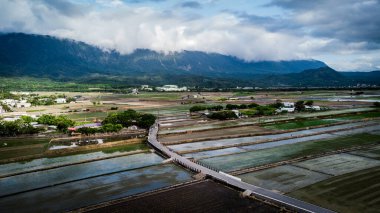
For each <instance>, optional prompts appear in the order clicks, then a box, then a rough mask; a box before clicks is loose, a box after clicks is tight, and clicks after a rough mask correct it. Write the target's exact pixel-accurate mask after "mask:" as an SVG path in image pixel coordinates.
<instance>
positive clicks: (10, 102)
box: [1, 99, 18, 107]
mask: <svg viewBox="0 0 380 213" xmlns="http://www.w3.org/2000/svg"><path fill="white" fill-rule="evenodd" d="M1 102H2V103H3V104H6V105H8V106H9V107H15V106H16V104H17V102H18V100H14V99H4V100H1Z"/></svg>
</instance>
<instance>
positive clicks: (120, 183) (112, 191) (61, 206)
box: [0, 164, 192, 212]
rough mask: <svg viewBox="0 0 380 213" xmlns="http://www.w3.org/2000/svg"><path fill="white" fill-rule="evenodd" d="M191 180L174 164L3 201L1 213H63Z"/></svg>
mask: <svg viewBox="0 0 380 213" xmlns="http://www.w3.org/2000/svg"><path fill="white" fill-rule="evenodd" d="M190 180H192V178H191V173H189V172H187V171H185V170H183V169H181V168H179V167H177V166H175V165H173V164H166V165H156V166H150V167H145V168H140V169H134V170H128V171H123V172H117V173H113V174H108V175H102V176H97V177H93V178H89V179H84V180H77V181H73V182H69V183H65V184H59V185H55V186H49V187H46V188H43V189H40V190H33V191H29V192H25V193H20V194H16V195H13V196H6V197H2V198H0V212H7V211H8V210H9V209H12V210H13V211H15V212H62V211H67V210H72V209H77V208H80V207H83V206H88V205H94V204H97V203H100V202H105V201H109V200H113V199H119V198H122V197H125V196H129V195H134V194H138V193H142V192H146V191H150V190H154V189H158V188H162V187H167V186H170V185H173V184H177V183H181V182H186V181H190ZM36 204H38V205H36Z"/></svg>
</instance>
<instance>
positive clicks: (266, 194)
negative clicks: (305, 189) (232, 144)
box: [148, 121, 333, 213]
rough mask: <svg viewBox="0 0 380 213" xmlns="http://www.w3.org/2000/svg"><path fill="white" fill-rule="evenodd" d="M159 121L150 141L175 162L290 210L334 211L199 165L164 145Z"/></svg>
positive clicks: (152, 128) (154, 127)
mask: <svg viewBox="0 0 380 213" xmlns="http://www.w3.org/2000/svg"><path fill="white" fill-rule="evenodd" d="M158 127H159V123H158V122H157V121H156V123H155V124H154V125H153V126H152V127H151V128H150V129H149V136H148V142H149V144H151V145H152V146H153V147H154V148H155V149H156V150H157V151H159V152H161V153H163V154H165V155H166V156H168V157H169V158H170V159H171V160H173V161H174V162H176V163H178V164H180V165H182V166H184V167H186V168H188V169H190V170H192V171H194V172H198V173H202V174H204V175H207V176H210V177H212V178H214V179H216V180H218V181H221V182H223V183H226V184H228V185H230V186H233V187H236V188H239V189H241V190H242V191H245V193H247V194H250V195H253V196H255V197H258V198H261V199H264V200H269V201H271V202H273V203H277V204H280V205H282V206H285V207H287V208H288V209H290V210H294V211H297V212H322V213H325V212H326V213H327V212H333V211H331V210H328V209H325V208H322V207H319V206H316V205H313V204H310V203H306V202H303V201H300V200H297V199H294V198H291V197H288V196H285V195H281V194H278V193H275V192H273V191H270V190H267V189H264V188H261V187H257V186H254V185H251V184H248V183H245V182H242V181H240V180H239V179H238V178H236V177H233V176H231V175H228V174H225V173H219V172H218V171H214V170H212V169H209V168H206V167H204V166H202V165H199V164H197V163H195V162H192V161H190V160H189V159H187V158H185V157H182V156H181V155H178V154H177V153H174V152H173V151H171V150H170V149H169V148H167V147H166V146H164V145H162V144H161V143H160V142H159V141H158V140H157V134H158V129H159V128H158Z"/></svg>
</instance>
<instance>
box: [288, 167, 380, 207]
mask: <svg viewBox="0 0 380 213" xmlns="http://www.w3.org/2000/svg"><path fill="white" fill-rule="evenodd" d="M379 179H380V167H373V168H370V169H365V170H360V171H356V172H352V173H347V174H345V175H340V176H336V177H333V178H329V179H327V180H324V181H321V182H318V183H315V184H312V185H310V186H307V187H304V188H301V189H298V190H296V191H293V192H291V193H289V194H288V195H289V196H292V197H295V198H297V199H301V200H304V201H306V202H310V203H313V204H316V205H320V206H323V207H326V208H329V209H332V210H335V211H337V212H348V213H354V212H379V209H380V187H379Z"/></svg>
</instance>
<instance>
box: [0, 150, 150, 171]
mask: <svg viewBox="0 0 380 213" xmlns="http://www.w3.org/2000/svg"><path fill="white" fill-rule="evenodd" d="M128 148H131V146H130V145H129V146H128ZM142 148H144V147H142ZM132 151H133V150H132ZM129 153H130V152H129V151H125V152H123V151H115V152H107V151H106V150H104V151H98V152H92V153H85V154H77V155H69V156H62V157H53V158H38V159H34V160H31V161H26V162H16V163H8V164H2V165H0V174H1V176H7V175H12V174H17V173H22V172H29V171H33V170H40V169H45V168H49V167H58V166H64V165H70V164H75V163H80V162H84V161H96V160H100V159H103V158H112V157H117V156H120V155H128V154H129ZM142 156H144V155H142Z"/></svg>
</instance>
